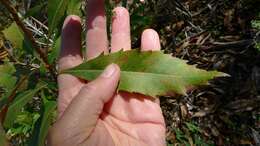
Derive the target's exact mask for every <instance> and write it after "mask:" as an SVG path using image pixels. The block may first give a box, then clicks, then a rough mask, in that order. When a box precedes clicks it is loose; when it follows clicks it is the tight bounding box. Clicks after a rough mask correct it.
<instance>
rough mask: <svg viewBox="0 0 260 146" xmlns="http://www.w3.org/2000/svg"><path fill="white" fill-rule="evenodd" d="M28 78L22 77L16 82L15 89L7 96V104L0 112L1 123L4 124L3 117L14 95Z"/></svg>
mask: <svg viewBox="0 0 260 146" xmlns="http://www.w3.org/2000/svg"><path fill="white" fill-rule="evenodd" d="M27 78H28V76H25V77H22V79H21V80H20V81H19V82H18V84H17V85H16V87H15V88H14V89H13V91H12V92H11V94H10V95H9V96H8V98H7V103H6V105H5V106H4V107H3V108H2V110H1V112H0V120H1V122H2V123H4V121H5V117H6V113H7V111H8V107H9V105H10V103H11V102H12V101H13V100H14V97H15V95H16V92H17V90H18V89H19V88H20V87H21V86H22V85H23V83H24V82H25V81H26V79H27Z"/></svg>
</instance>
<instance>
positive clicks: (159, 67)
mask: <svg viewBox="0 0 260 146" xmlns="http://www.w3.org/2000/svg"><path fill="white" fill-rule="evenodd" d="M111 63H115V64H117V65H119V66H120V68H121V78H120V83H119V86H118V90H121V91H128V92H134V93H141V94H144V95H149V96H152V97H155V96H164V95H170V94H172V93H178V94H186V91H187V88H190V87H193V86H196V85H202V84H206V83H207V82H208V80H210V79H213V78H214V77H219V76H225V75H226V74H224V73H221V72H217V71H205V70H201V69H197V68H196V67H195V66H194V65H187V64H186V61H184V60H181V59H178V58H175V57H172V56H171V55H167V54H163V53H162V52H160V51H156V52H150V51H149V52H142V53H140V52H139V51H137V50H131V51H125V52H123V51H119V52H117V53H113V54H109V55H101V56H99V57H97V58H95V59H93V60H90V61H88V62H85V63H83V64H81V65H79V66H77V67H75V68H73V69H69V70H66V71H64V72H63V73H68V74H72V75H75V76H77V77H80V78H83V79H86V80H93V79H95V78H96V77H97V76H98V75H99V74H100V73H101V72H102V71H103V69H104V68H105V67H106V66H107V65H109V64H111Z"/></svg>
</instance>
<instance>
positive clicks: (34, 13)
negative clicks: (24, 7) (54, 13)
mask: <svg viewBox="0 0 260 146" xmlns="http://www.w3.org/2000/svg"><path fill="white" fill-rule="evenodd" d="M45 6H46V2H42V3H40V4H38V5H36V6H34V7H33V8H31V9H29V10H28V11H27V12H26V13H25V15H24V18H27V17H30V16H33V17H35V16H37V15H39V12H40V11H41V10H42V9H43V8H44V7H45Z"/></svg>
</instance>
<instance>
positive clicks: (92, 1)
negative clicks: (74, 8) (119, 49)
mask: <svg viewBox="0 0 260 146" xmlns="http://www.w3.org/2000/svg"><path fill="white" fill-rule="evenodd" d="M104 7H105V6H104V0H88V4H87V51H86V53H87V54H86V57H87V59H88V60H89V59H92V58H95V57H96V56H98V55H99V54H101V53H102V52H104V51H105V52H108V40H107V30H106V17H105V8H104Z"/></svg>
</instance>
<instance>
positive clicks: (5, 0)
mask: <svg viewBox="0 0 260 146" xmlns="http://www.w3.org/2000/svg"><path fill="white" fill-rule="evenodd" d="M0 2H2V3H3V4H4V6H5V7H6V8H7V9H8V11H9V12H10V13H11V14H12V17H13V19H14V21H15V22H16V24H17V25H18V26H19V27H20V29H21V30H22V31H23V32H24V35H25V36H26V38H27V39H28V40H29V41H30V43H31V44H32V46H33V48H35V49H36V52H37V53H38V54H39V56H40V58H41V60H42V61H43V63H44V65H45V67H46V68H47V70H49V71H50V73H51V74H52V75H53V77H54V78H55V76H56V74H55V70H54V67H53V66H52V65H51V64H49V63H48V58H47V55H46V53H45V52H44V51H43V50H42V49H41V48H39V47H38V45H37V41H36V40H35V39H34V37H33V34H32V33H31V32H30V31H29V30H28V29H27V28H26V26H25V25H24V24H23V22H22V21H21V20H20V18H19V16H18V13H17V11H16V9H15V8H14V7H13V6H12V4H11V3H10V1H9V0H0Z"/></svg>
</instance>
